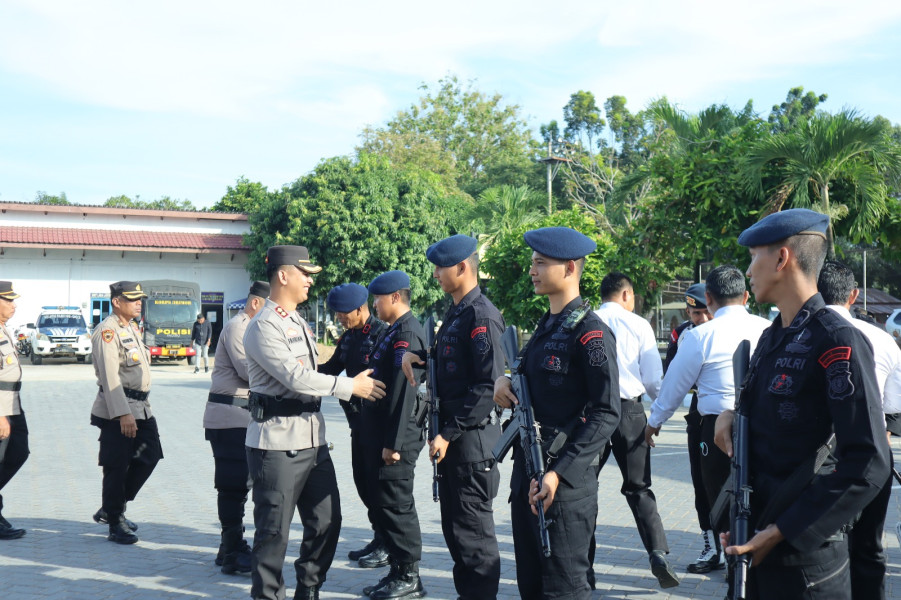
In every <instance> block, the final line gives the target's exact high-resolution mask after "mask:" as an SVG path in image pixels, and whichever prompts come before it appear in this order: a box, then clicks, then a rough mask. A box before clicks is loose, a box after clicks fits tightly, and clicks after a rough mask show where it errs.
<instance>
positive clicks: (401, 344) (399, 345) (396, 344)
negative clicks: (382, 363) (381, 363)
mask: <svg viewBox="0 0 901 600" xmlns="http://www.w3.org/2000/svg"><path fill="white" fill-rule="evenodd" d="M409 347H410V342H405V341H403V340H400V341H397V342H394V348H395V349H397V348H409Z"/></svg>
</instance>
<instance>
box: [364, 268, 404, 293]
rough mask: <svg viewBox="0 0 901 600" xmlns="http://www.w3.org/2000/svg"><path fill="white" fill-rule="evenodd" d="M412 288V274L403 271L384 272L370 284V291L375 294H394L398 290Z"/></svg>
mask: <svg viewBox="0 0 901 600" xmlns="http://www.w3.org/2000/svg"><path fill="white" fill-rule="evenodd" d="M408 289H410V276H409V275H407V274H406V273H404V272H403V271H388V272H387V273H382V274H381V275H379V276H378V277H376V278H375V279H373V280H372V283H370V284H369V293H371V294H372V295H374V296H384V295H385V294H393V293H394V292H396V291H397V290H408Z"/></svg>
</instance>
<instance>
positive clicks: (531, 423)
mask: <svg viewBox="0 0 901 600" xmlns="http://www.w3.org/2000/svg"><path fill="white" fill-rule="evenodd" d="M501 346H502V347H503V349H504V355H505V356H506V357H507V362H508V363H509V364H510V376H511V379H512V382H513V394H514V395H515V396H516V398H517V400H519V403H518V404H516V405H514V407H513V415H512V416H511V417H510V420H509V421H507V423H506V425H505V427H504V431H503V433H502V434H501V437H500V439H499V440H498V442H497V445H495V447H494V458H495V459H496V460H497V461H498V462H501V461H502V460H504V457H505V456H506V455H507V452H509V451H510V448H512V447H513V444H514V442H516V441H517V440H519V445H520V447H521V448H522V454H523V458H524V462H525V467H526V476H527V477H528V479H529V480H531V479H534V480H535V481H537V482H538V489H541V482H542V479H543V478H544V460H543V453H542V451H541V432H540V431H539V429H538V423H536V422H535V413H534V410H533V409H532V398H531V396H530V393H529V385H528V382H527V381H526V376H525V373H523V372H522V365H521V361H522V358H521V357H520V356H519V350H518V348H519V344H518V342H517V336H516V329H515V328H514V327H512V326H511V327H508V328H507V330H506V331H505V332H504V335H503V337H502V338H501ZM537 509H538V533H539V535H540V537H541V551H542V552H543V553H544V556H545V557H549V556H550V555H551V538H550V536H549V535H548V531H547V519H545V517H544V503H542V502H539V503H538V504H537Z"/></svg>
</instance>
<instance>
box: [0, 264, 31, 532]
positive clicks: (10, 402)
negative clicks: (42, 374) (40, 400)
mask: <svg viewBox="0 0 901 600" xmlns="http://www.w3.org/2000/svg"><path fill="white" fill-rule="evenodd" d="M18 297H19V294H17V293H15V292H14V291H13V284H12V283H11V282H9V281H0V490H2V489H3V486H5V485H6V484H7V483H9V480H10V479H12V478H13V476H14V475H15V474H16V472H18V470H19V468H21V466H22V465H23V464H25V460H26V459H27V458H28V425H27V424H26V423H25V411H23V410H22V402H21V399H20V398H19V388H21V387H22V367H21V366H20V365H19V356H18V354H16V338H14V337H13V336H12V334H11V333H10V332H9V330H8V329H7V328H6V323H7V322H8V321H9V320H10V319H11V318H12V316H13V315H14V314H15V313H16V298H18ZM2 511H3V496H0V540H14V539H16V538H20V537H22V536H23V535H25V530H24V529H17V528H15V527H13V526H12V525H10V523H9V521H7V520H6V519H4V518H3V514H2Z"/></svg>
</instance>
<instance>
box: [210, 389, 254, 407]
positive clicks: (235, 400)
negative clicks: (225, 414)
mask: <svg viewBox="0 0 901 600" xmlns="http://www.w3.org/2000/svg"><path fill="white" fill-rule="evenodd" d="M207 401H208V402H214V403H216V404H226V405H228V406H237V407H238V408H247V404H248V402H249V401H248V399H247V398H245V397H243V396H229V395H227V394H214V393H213V392H210V395H209V396H207Z"/></svg>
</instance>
